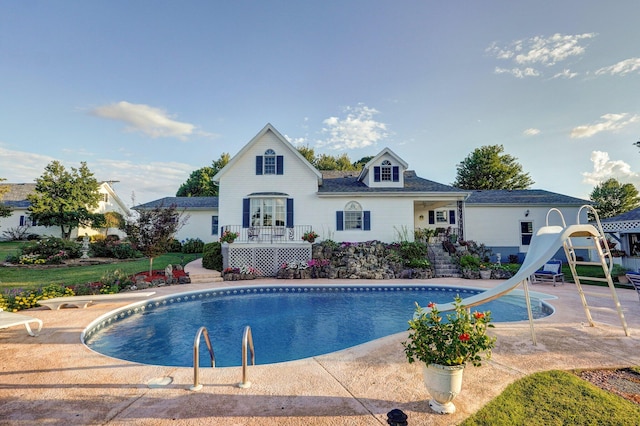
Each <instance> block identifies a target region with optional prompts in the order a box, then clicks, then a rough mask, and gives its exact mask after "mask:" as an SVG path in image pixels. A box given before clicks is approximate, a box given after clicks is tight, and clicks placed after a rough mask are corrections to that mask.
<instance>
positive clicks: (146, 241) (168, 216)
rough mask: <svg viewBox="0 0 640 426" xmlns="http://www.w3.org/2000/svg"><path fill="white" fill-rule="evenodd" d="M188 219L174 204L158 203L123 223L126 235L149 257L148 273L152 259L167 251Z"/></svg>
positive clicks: (151, 270)
mask: <svg viewBox="0 0 640 426" xmlns="http://www.w3.org/2000/svg"><path fill="white" fill-rule="evenodd" d="M187 220H188V216H183V215H182V213H180V212H178V210H177V208H176V205H175V204H172V205H170V206H164V205H158V206H156V207H155V208H154V209H151V210H146V209H145V210H142V211H139V212H138V214H137V217H130V218H129V219H128V220H127V223H126V224H125V232H126V233H127V237H128V238H129V240H130V241H131V242H132V243H133V244H134V246H135V248H136V249H137V250H140V251H141V252H142V253H143V254H144V255H145V256H147V257H148V258H149V274H150V275H151V274H152V272H153V259H155V258H156V257H158V256H160V255H163V254H165V253H167V252H168V251H169V248H170V247H171V242H172V240H173V238H174V236H175V235H176V233H177V232H178V231H179V230H180V228H182V227H183V226H184V225H185V223H186V222H187Z"/></svg>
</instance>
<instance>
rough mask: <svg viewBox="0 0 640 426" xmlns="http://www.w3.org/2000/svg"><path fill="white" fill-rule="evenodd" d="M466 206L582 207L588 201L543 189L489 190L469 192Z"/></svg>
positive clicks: (589, 202)
mask: <svg viewBox="0 0 640 426" xmlns="http://www.w3.org/2000/svg"><path fill="white" fill-rule="evenodd" d="M466 204H467V205H540V206H548V205H556V206H558V205H560V206H582V205H585V204H591V201H589V200H583V199H582V198H575V197H570V196H568V195H562V194H557V193H555V192H549V191H545V190H543V189H516V190H507V189H490V190H476V191H471V195H469V198H467V201H466Z"/></svg>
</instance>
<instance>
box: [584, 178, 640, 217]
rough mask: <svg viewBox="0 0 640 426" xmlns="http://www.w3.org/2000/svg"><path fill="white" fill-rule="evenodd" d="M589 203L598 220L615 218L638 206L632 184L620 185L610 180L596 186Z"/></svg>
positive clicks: (634, 188) (612, 179)
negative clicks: (598, 217)
mask: <svg viewBox="0 0 640 426" xmlns="http://www.w3.org/2000/svg"><path fill="white" fill-rule="evenodd" d="M590 199H591V201H593V202H594V203H595V206H594V208H595V209H596V211H597V212H598V216H600V219H606V218H608V217H613V216H617V215H619V214H621V213H625V212H628V211H629V210H633V209H635V208H636V207H638V206H640V198H639V197H638V190H637V189H636V187H635V186H633V184H630V183H625V184H622V183H620V182H618V180H616V179H614V178H611V179H607V180H606V181H604V182H602V183H600V184H599V185H596V186H595V188H593V191H591V196H590Z"/></svg>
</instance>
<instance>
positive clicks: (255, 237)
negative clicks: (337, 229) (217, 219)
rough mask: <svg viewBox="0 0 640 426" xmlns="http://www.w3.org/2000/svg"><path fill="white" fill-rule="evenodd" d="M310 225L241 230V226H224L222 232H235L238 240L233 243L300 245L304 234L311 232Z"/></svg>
mask: <svg viewBox="0 0 640 426" xmlns="http://www.w3.org/2000/svg"><path fill="white" fill-rule="evenodd" d="M311 230H312V228H311V225H296V226H293V227H289V228H288V227H286V226H250V227H249V228H243V227H242V225H225V226H223V227H222V232H223V233H224V232H225V231H229V232H235V233H237V234H238V238H236V239H235V241H234V243H262V244H281V243H302V242H304V241H303V240H302V236H303V235H304V234H305V233H306V232H311Z"/></svg>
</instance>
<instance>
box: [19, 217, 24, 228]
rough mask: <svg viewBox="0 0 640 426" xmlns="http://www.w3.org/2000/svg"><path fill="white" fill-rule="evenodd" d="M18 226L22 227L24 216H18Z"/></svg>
mask: <svg viewBox="0 0 640 426" xmlns="http://www.w3.org/2000/svg"><path fill="white" fill-rule="evenodd" d="M20 226H24V216H20Z"/></svg>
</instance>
